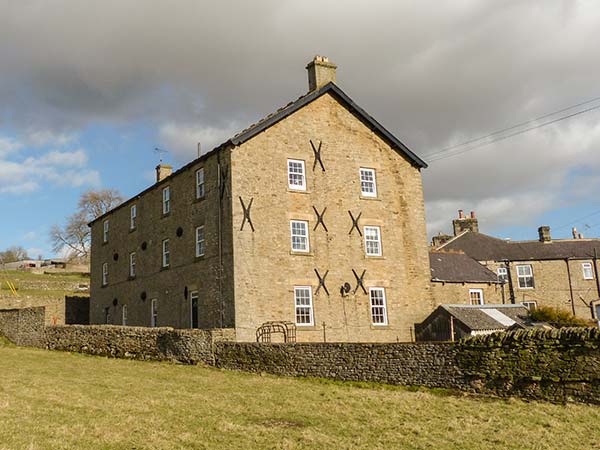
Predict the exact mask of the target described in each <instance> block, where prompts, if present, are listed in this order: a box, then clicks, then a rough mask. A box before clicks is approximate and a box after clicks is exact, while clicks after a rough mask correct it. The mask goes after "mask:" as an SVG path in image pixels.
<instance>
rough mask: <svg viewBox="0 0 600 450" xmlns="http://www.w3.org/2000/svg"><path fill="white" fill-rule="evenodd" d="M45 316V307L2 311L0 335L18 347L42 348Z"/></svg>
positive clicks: (0, 315) (0, 314)
mask: <svg viewBox="0 0 600 450" xmlns="http://www.w3.org/2000/svg"><path fill="white" fill-rule="evenodd" d="M45 315H46V313H45V309H44V307H37V308H24V309H0V335H3V336H4V337H6V338H8V339H10V340H11V341H12V342H14V343H15V344H17V345H23V346H28V347H42V346H44V345H45V335H44V319H45Z"/></svg>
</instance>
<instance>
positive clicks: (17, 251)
mask: <svg viewBox="0 0 600 450" xmlns="http://www.w3.org/2000/svg"><path fill="white" fill-rule="evenodd" d="M24 259H29V256H28V255H27V250H25V249H24V248H23V247H20V246H13V247H9V248H7V249H6V250H4V251H2V252H0V262H2V263H9V262H16V261H23V260H24Z"/></svg>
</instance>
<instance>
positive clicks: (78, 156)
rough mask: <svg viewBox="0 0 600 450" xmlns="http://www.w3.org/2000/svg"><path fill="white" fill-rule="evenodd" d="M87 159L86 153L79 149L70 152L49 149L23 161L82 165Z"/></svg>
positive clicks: (33, 164) (44, 164)
mask: <svg viewBox="0 0 600 450" xmlns="http://www.w3.org/2000/svg"><path fill="white" fill-rule="evenodd" d="M87 161H88V157H87V154H86V153H85V151H84V150H82V149H79V150H76V151H72V152H59V151H51V152H48V153H46V154H44V155H42V156H41V157H39V158H28V159H26V160H25V162H24V163H25V164H28V165H32V166H51V167H52V166H59V167H62V166H64V167H83V166H85V165H86V164H87Z"/></svg>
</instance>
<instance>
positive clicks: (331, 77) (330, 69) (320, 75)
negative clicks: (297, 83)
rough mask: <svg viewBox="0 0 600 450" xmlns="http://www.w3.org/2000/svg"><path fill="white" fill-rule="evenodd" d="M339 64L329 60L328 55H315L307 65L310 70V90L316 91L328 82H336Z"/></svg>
mask: <svg viewBox="0 0 600 450" xmlns="http://www.w3.org/2000/svg"><path fill="white" fill-rule="evenodd" d="M336 69H337V66H336V65H335V64H333V63H332V62H330V61H329V58H327V57H326V56H319V55H317V56H315V57H314V58H313V60H312V61H311V62H309V63H308V65H307V66H306V70H308V90H309V92H311V91H316V90H317V89H319V88H322V87H323V86H325V85H326V84H327V83H335V81H336V79H335V71H336Z"/></svg>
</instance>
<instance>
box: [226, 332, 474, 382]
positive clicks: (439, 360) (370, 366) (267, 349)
mask: <svg viewBox="0 0 600 450" xmlns="http://www.w3.org/2000/svg"><path fill="white" fill-rule="evenodd" d="M215 365H216V366H217V367H220V368H224V369H238V370H246V371H250V372H268V373H273V374H277V375H288V376H303V377H320V378H332V379H334V380H342V381H371V382H377V383H388V384H401V385H420V386H428V387H443V388H455V389H460V388H464V387H466V386H465V385H464V383H463V381H462V380H463V376H462V373H461V371H460V369H459V368H458V367H457V366H456V364H455V347H454V346H453V345H452V344H425V343H414V344H411V343H406V344H358V343H354V344H350V343H339V344H335V343H297V344H259V343H234V342H221V343H217V344H216V345H215Z"/></svg>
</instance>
